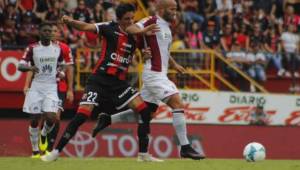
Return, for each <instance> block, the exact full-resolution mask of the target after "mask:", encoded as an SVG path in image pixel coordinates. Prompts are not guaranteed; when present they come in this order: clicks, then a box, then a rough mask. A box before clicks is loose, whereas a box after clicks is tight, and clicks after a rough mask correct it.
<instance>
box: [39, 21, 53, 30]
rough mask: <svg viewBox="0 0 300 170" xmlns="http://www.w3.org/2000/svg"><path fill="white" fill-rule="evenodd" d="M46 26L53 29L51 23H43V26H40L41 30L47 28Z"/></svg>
mask: <svg viewBox="0 0 300 170" xmlns="http://www.w3.org/2000/svg"><path fill="white" fill-rule="evenodd" d="M45 26H49V27H52V24H51V23H49V22H43V23H41V24H40V25H39V29H42V28H43V27H45Z"/></svg>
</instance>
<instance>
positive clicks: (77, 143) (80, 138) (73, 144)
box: [63, 131, 99, 158]
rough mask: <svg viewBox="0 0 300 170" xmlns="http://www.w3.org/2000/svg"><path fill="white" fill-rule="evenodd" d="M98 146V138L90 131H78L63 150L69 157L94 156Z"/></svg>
mask: <svg viewBox="0 0 300 170" xmlns="http://www.w3.org/2000/svg"><path fill="white" fill-rule="evenodd" d="M98 147H99V146H98V142H97V140H96V139H95V138H92V137H91V135H90V134H89V133H88V132H85V131H78V132H77V133H76V135H75V136H74V137H73V138H72V139H71V140H70V141H69V145H68V147H66V148H64V150H63V151H64V153H65V154H66V155H68V156H69V157H80V158H82V157H92V156H94V155H95V154H96V152H97V151H98Z"/></svg>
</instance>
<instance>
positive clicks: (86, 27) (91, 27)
mask: <svg viewBox="0 0 300 170" xmlns="http://www.w3.org/2000/svg"><path fill="white" fill-rule="evenodd" d="M61 20H62V22H63V23H65V24H67V25H69V26H71V27H73V28H75V29H77V30H80V31H90V32H96V31H97V28H96V26H95V24H90V23H86V22H82V21H78V20H74V19H73V18H72V17H69V16H67V15H64V16H63V17H62V18H61Z"/></svg>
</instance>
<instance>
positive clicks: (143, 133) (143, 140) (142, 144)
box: [138, 123, 150, 153]
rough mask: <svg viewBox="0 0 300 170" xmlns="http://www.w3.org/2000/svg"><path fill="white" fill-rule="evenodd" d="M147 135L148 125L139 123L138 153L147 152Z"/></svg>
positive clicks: (148, 131)
mask: <svg viewBox="0 0 300 170" xmlns="http://www.w3.org/2000/svg"><path fill="white" fill-rule="evenodd" d="M149 134H150V123H139V124H138V142H139V152H140V153H146V152H148V145H149Z"/></svg>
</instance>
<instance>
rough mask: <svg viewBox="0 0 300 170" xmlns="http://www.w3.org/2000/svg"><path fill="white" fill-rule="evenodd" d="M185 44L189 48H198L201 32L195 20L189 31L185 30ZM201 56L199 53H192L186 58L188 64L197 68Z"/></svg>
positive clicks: (199, 46)
mask: <svg viewBox="0 0 300 170" xmlns="http://www.w3.org/2000/svg"><path fill="white" fill-rule="evenodd" d="M186 37H187V45H188V48H190V49H200V48H201V42H202V39H203V37H202V32H201V31H200V26H199V24H198V23H197V22H193V23H192V28H191V31H188V32H187V36H186ZM202 58H203V56H202V55H201V54H199V53H192V54H191V56H190V57H189V58H188V60H189V61H188V63H190V65H189V66H191V67H193V68H196V69H199V67H200V63H201V61H202Z"/></svg>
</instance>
